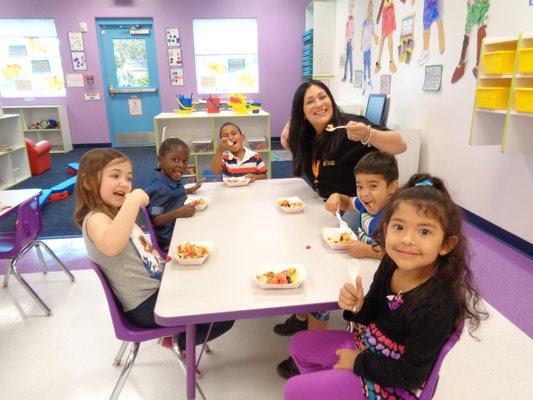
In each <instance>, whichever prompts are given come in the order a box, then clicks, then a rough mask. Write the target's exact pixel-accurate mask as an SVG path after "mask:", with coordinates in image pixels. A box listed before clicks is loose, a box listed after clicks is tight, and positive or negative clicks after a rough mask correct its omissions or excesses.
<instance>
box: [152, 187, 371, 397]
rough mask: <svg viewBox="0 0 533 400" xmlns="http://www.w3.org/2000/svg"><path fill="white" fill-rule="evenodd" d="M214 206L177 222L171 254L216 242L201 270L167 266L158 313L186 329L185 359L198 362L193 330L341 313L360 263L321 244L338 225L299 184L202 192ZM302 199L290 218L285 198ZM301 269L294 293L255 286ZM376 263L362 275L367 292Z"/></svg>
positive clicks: (190, 366)
mask: <svg viewBox="0 0 533 400" xmlns="http://www.w3.org/2000/svg"><path fill="white" fill-rule="evenodd" d="M196 195H198V196H205V197H207V199H208V203H209V205H208V207H207V208H206V209H205V210H203V211H198V212H196V214H195V215H194V216H193V217H192V218H187V219H178V220H177V221H176V225H175V228H174V232H173V236H172V240H171V244H170V250H169V255H170V256H172V255H173V252H174V250H175V249H176V248H177V246H178V244H180V243H182V242H184V241H208V240H212V241H213V243H214V245H213V251H212V253H211V254H210V255H209V257H208V258H207V260H206V261H205V263H204V264H203V265H199V266H182V265H179V264H178V263H177V262H176V261H175V260H172V261H169V262H168V263H167V264H166V267H165V271H164V274H163V278H162V281H161V287H160V289H159V295H158V298H157V303H156V307H155V319H156V321H157V323H158V324H160V325H162V326H175V325H186V327H187V330H186V332H187V340H186V352H187V359H189V360H195V345H196V343H195V331H196V328H195V325H196V324H199V323H207V322H217V321H226V320H233V319H242V318H253V317H263V316H275V315H285V314H292V313H296V312H310V311H317V310H334V309H338V304H337V300H338V294H339V289H340V288H341V286H342V285H343V284H344V282H346V281H348V280H349V276H348V273H347V269H348V268H349V267H350V266H353V264H354V263H357V262H358V261H357V260H355V259H353V258H351V257H350V256H349V255H348V254H347V253H346V252H345V251H341V250H332V249H330V248H329V247H328V245H327V244H326V243H325V241H324V240H323V239H322V228H323V227H324V226H330V227H333V226H338V222H337V219H336V218H335V216H334V215H333V214H331V213H329V212H327V211H326V210H325V208H324V202H323V201H322V200H321V199H320V198H318V196H317V195H316V194H315V192H314V191H313V190H312V189H311V188H310V187H309V186H308V185H307V184H306V183H305V181H304V180H302V179H299V178H290V179H272V180H260V181H256V182H253V183H251V184H250V185H248V186H243V187H228V186H226V185H225V184H224V183H221V182H220V183H205V184H203V185H202V187H201V189H200V191H199V192H198V193H197V194H196ZM292 196H298V197H299V198H300V199H301V200H303V202H304V203H305V209H304V211H303V212H300V213H292V214H291V213H285V212H284V211H282V210H281V209H280V208H279V207H278V206H277V199H278V198H281V197H292ZM291 263H293V264H303V265H304V267H305V269H306V271H307V279H306V280H305V281H304V282H303V284H302V285H301V286H300V287H299V288H296V289H279V290H265V289H261V288H259V287H258V286H257V285H256V283H255V282H254V281H253V280H252V276H253V275H254V272H255V271H256V270H257V269H258V268H260V267H262V266H264V265H276V264H291ZM377 265H378V262H377V261H376V262H372V261H371V262H370V264H367V265H364V268H361V269H360V272H359V275H361V276H362V277H363V285H364V287H365V288H368V286H369V284H370V282H371V281H372V277H373V275H374V272H375V270H376V268H377ZM195 379H196V376H195V368H194V363H191V362H189V363H187V398H188V399H194V398H195V382H196V381H195Z"/></svg>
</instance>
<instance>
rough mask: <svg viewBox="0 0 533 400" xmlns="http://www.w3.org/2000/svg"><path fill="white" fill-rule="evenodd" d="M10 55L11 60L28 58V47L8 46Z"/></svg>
mask: <svg viewBox="0 0 533 400" xmlns="http://www.w3.org/2000/svg"><path fill="white" fill-rule="evenodd" d="M7 51H8V54H9V57H10V58H24V57H27V54H28V53H27V51H26V46H24V45H13V46H8V50H7Z"/></svg>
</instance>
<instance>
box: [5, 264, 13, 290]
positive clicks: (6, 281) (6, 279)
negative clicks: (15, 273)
mask: <svg viewBox="0 0 533 400" xmlns="http://www.w3.org/2000/svg"><path fill="white" fill-rule="evenodd" d="M12 262H13V260H11V259H9V260H7V264H6V272H5V275H4V284H3V286H4V287H6V286H7V284H8V282H9V274H11V263H12Z"/></svg>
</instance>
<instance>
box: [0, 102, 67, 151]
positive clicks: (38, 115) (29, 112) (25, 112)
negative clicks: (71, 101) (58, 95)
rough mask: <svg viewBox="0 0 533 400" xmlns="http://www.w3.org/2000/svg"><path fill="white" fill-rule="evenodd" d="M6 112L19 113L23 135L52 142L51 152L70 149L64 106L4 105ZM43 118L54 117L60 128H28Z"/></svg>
mask: <svg viewBox="0 0 533 400" xmlns="http://www.w3.org/2000/svg"><path fill="white" fill-rule="evenodd" d="M2 108H3V109H4V112H5V113H6V114H19V115H20V123H21V125H22V131H23V132H24V137H26V138H28V139H30V140H32V141H34V142H38V141H40V140H49V141H50V142H52V149H51V152H52V153H66V152H68V151H71V150H72V139H71V137H70V127H69V124H68V116H67V109H66V107H65V106H62V105H57V106H4V107H2ZM43 119H55V120H56V121H58V122H59V126H60V128H52V129H29V126H30V125H31V124H33V123H35V122H39V121H41V120H43Z"/></svg>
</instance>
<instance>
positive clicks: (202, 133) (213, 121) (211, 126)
mask: <svg viewBox="0 0 533 400" xmlns="http://www.w3.org/2000/svg"><path fill="white" fill-rule="evenodd" d="M226 122H232V123H234V124H235V125H237V126H238V127H239V128H241V131H242V133H243V134H244V135H245V136H246V138H247V139H248V140H249V142H248V141H247V142H246V143H245V145H246V146H247V147H248V148H250V149H252V150H254V151H256V152H257V153H259V154H260V155H261V158H262V159H263V161H264V162H265V165H266V166H267V167H268V177H269V178H270V176H271V171H270V169H271V168H270V167H271V166H270V162H271V157H270V149H271V147H270V114H269V113H267V112H265V111H263V110H260V111H259V113H258V114H236V113H234V112H233V111H221V112H220V113H216V114H209V113H207V112H205V111H198V112H193V113H190V114H178V113H161V114H159V115H156V116H155V117H154V131H155V142H156V151H158V150H159V145H160V144H161V141H162V137H163V132H164V134H165V138H169V137H177V138H180V139H181V140H183V141H184V142H185V143H187V145H188V146H189V149H190V151H191V159H190V160H189V171H188V172H189V173H188V174H186V175H184V176H183V181H184V183H188V182H195V181H196V180H197V179H201V178H203V177H204V171H207V170H211V159H212V158H213V155H214V149H215V147H216V146H217V143H218V141H219V131H220V127H221V126H222V125H223V124H225V123H226Z"/></svg>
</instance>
